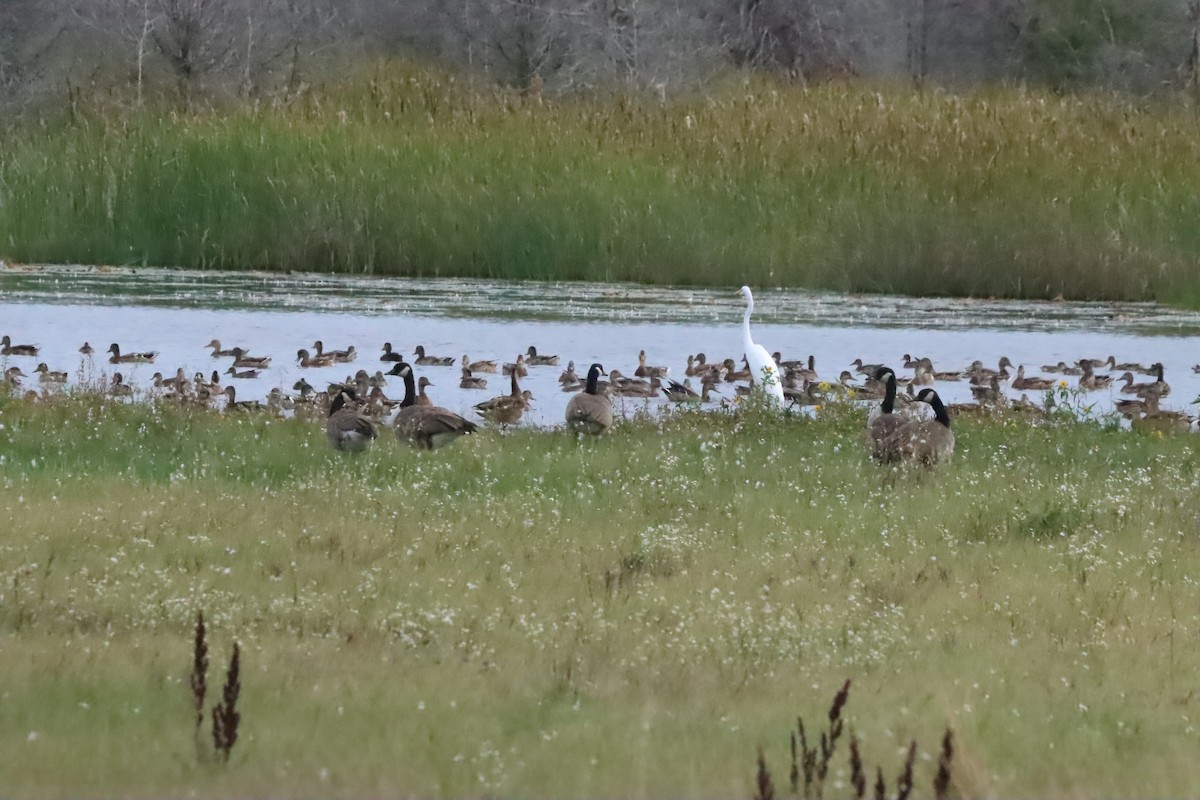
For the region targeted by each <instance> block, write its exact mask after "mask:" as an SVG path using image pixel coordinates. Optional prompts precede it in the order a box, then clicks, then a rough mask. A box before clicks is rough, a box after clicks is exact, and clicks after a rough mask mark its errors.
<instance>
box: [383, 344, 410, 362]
mask: <svg viewBox="0 0 1200 800" xmlns="http://www.w3.org/2000/svg"><path fill="white" fill-rule="evenodd" d="M379 360H380V361H403V360H404V356H402V355H400V354H399V353H397V352H396V351H395V350H393V349H392V343H391V342H384V343H383V355H381V356H380V357H379Z"/></svg>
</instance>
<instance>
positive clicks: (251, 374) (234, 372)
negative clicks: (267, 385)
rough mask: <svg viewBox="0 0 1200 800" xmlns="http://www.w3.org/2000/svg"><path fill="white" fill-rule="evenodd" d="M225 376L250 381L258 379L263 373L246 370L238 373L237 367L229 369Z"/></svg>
mask: <svg viewBox="0 0 1200 800" xmlns="http://www.w3.org/2000/svg"><path fill="white" fill-rule="evenodd" d="M225 374H226V375H232V376H233V377H235V378H241V379H248V378H257V377H258V376H259V375H260V374H262V373H261V372H260V371H259V370H256V369H244V370H242V371H241V372H238V369H237V367H230V368H229V369H227V370H225Z"/></svg>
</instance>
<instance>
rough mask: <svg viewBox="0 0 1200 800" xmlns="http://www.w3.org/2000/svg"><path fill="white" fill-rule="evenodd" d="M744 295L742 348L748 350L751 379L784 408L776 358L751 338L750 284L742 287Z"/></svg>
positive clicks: (752, 301)
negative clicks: (744, 313) (744, 311)
mask: <svg viewBox="0 0 1200 800" xmlns="http://www.w3.org/2000/svg"><path fill="white" fill-rule="evenodd" d="M742 296H743V297H745V298H746V315H745V316H744V317H743V318H742V348H743V349H744V350H745V351H746V361H747V363H748V364H749V365H750V380H751V382H753V383H754V385H756V386H759V387H761V388H762V390H763V391H764V392H766V394H767V396H768V397H773V398H775V402H777V403H778V404H779V407H780V408H783V383H782V382H781V381H780V379H779V367H777V366H776V365H775V359H773V358H771V354H770V353H768V352H767V348H765V347H763V346H762V345H761V344H755V342H754V340H753V339H751V338H750V314H751V313H753V312H754V295H753V294H751V293H750V287H749V286H743V287H742Z"/></svg>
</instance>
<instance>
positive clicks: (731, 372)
mask: <svg viewBox="0 0 1200 800" xmlns="http://www.w3.org/2000/svg"><path fill="white" fill-rule="evenodd" d="M722 366H723V367H724V368H725V382H726V383H735V382H737V381H748V380H750V367H749V366H747V367H746V368H745V369H741V370H739V369H738V368H737V364H736V363H735V362H734V360H733V359H732V358H727V359H725V360H724V361H723V362H722Z"/></svg>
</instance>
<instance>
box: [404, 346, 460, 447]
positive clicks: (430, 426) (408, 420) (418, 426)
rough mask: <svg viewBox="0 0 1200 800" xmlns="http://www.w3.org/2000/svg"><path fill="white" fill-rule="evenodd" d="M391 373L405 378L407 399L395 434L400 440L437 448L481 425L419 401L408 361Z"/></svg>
mask: <svg viewBox="0 0 1200 800" xmlns="http://www.w3.org/2000/svg"><path fill="white" fill-rule="evenodd" d="M388 374H389V375H399V376H400V377H401V378H403V379H404V399H403V400H402V401H400V410H399V411H398V412H397V413H396V420H395V426H396V436H397V437H398V438H399V439H400V441H402V442H405V443H406V444H409V445H412V446H413V447H415V448H417V449H419V450H434V449H436V448H438V447H443V446H445V445H447V444H450V443H451V442H453V441H454V440H455V439H457V438H459V437H460V436H465V435H466V434H468V433H474V432H475V431H476V430H478V429H479V426H477V425H476V424H475V423H474V422H471V421H470V420H467V419H463V418H462V417H461V416H459V415H458V414H455V413H454V412H453V411H450V410H449V409H446V408H442V407H440V406H419V405H417V404H416V381H415V380H414V379H413V373H412V367H410V366H409V365H408V364H407V363H405V362H403V361H400V362H398V363H397V364H396V366H394V367H392V369H391V370H390V371H389V372H388Z"/></svg>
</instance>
